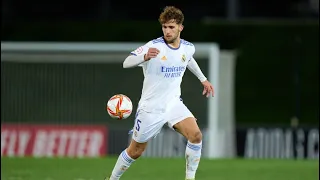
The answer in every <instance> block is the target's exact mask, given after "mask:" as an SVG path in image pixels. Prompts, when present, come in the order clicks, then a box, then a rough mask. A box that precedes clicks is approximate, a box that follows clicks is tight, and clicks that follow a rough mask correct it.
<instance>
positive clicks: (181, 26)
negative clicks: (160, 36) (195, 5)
mask: <svg viewBox="0 0 320 180" xmlns="http://www.w3.org/2000/svg"><path fill="white" fill-rule="evenodd" d="M183 28H184V27H183V25H182V24H180V26H179V31H180V32H181V31H182V30H183Z"/></svg>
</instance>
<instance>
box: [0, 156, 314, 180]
mask: <svg viewBox="0 0 320 180" xmlns="http://www.w3.org/2000/svg"><path fill="white" fill-rule="evenodd" d="M116 160H117V159H116V157H108V158H97V159H94V158H93V159H87V158H84V159H68V158H52V159H50V158H39V159H37V158H1V180H103V178H104V176H105V175H107V174H109V173H110V172H111V170H112V168H113V165H114V163H115V162H116ZM318 167H319V162H318V161H317V160H243V159H230V160H225V159H221V160H220V159H219V160H207V159H202V160H201V163H200V166H199V169H198V173H197V180H316V179H318V177H319V176H318V175H319V173H318V172H319V171H318ZM184 171H185V160H184V159H156V158H154V159H153V158H141V159H139V160H138V161H136V162H135V163H134V164H132V166H131V167H130V168H129V169H128V171H127V172H126V173H125V174H124V175H123V177H122V178H121V180H184Z"/></svg>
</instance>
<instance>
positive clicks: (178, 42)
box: [165, 37, 180, 48]
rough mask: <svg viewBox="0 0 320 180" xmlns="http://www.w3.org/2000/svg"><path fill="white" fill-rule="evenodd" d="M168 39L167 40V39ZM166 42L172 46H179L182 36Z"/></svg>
mask: <svg viewBox="0 0 320 180" xmlns="http://www.w3.org/2000/svg"><path fill="white" fill-rule="evenodd" d="M165 41H166V40H165ZM166 44H167V45H168V46H170V47H172V48H178V47H179V46H180V37H178V38H177V39H176V40H175V41H173V42H171V43H168V42H167V41H166Z"/></svg>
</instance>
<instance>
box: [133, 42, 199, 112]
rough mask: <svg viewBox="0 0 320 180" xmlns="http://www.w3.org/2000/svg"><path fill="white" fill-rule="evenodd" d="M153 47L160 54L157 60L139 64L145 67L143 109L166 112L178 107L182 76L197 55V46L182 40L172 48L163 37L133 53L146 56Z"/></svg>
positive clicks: (141, 106)
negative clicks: (190, 61) (172, 107)
mask: <svg viewBox="0 0 320 180" xmlns="http://www.w3.org/2000/svg"><path fill="white" fill-rule="evenodd" d="M151 47H153V48H157V49H158V50H159V51H160V53H159V54H158V56H157V57H156V58H152V59H150V60H149V61H145V62H143V63H142V64H140V65H139V66H142V68H143V74H144V82H143V88H142V94H141V99H140V101H139V109H143V110H145V111H147V112H157V111H160V112H165V111H166V110H168V109H169V108H171V106H173V105H174V102H176V101H179V100H180V95H181V88H180V85H181V82H182V77H183V75H184V72H185V71H186V69H187V65H188V62H189V60H190V59H191V58H192V56H193V54H194V52H195V47H194V46H193V44H192V43H190V42H188V41H185V40H183V39H181V41H180V46H179V47H178V48H172V47H170V46H169V45H168V44H166V42H165V41H164V39H163V37H160V38H158V39H155V40H152V41H149V42H148V43H147V44H145V45H144V46H141V47H139V48H138V49H136V50H135V51H132V52H131V54H133V55H143V54H146V53H147V52H148V49H149V48H151Z"/></svg>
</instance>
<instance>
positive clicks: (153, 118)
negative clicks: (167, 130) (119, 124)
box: [132, 110, 165, 143]
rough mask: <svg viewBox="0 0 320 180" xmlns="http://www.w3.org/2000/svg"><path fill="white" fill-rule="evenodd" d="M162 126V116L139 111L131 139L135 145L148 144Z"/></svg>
mask: <svg viewBox="0 0 320 180" xmlns="http://www.w3.org/2000/svg"><path fill="white" fill-rule="evenodd" d="M164 124H165V121H164V118H163V114H161V113H150V112H145V111H143V110H140V111H139V113H138V114H137V116H136V120H135V125H134V129H133V134H132V139H133V140H134V141H135V142H137V143H145V142H148V141H149V140H150V139H151V138H153V137H155V136H156V135H157V134H159V133H160V131H161V129H162V127H163V125H164Z"/></svg>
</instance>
